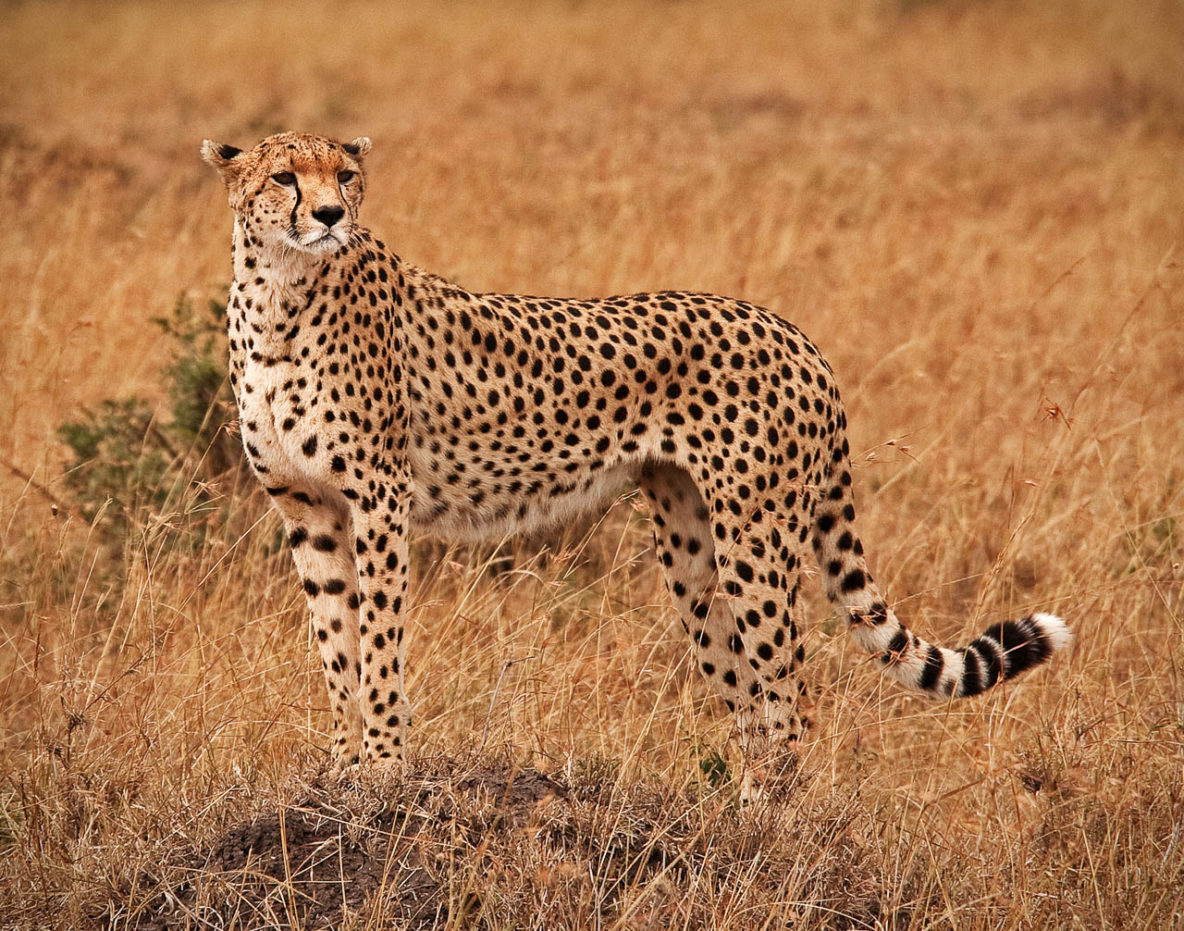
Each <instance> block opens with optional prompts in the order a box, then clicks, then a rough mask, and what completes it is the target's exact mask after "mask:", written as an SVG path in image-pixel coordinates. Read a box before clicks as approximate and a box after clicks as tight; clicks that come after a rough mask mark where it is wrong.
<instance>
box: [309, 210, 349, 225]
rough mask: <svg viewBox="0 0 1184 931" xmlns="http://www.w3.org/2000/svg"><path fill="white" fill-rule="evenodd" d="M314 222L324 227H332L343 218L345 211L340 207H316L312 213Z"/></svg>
mask: <svg viewBox="0 0 1184 931" xmlns="http://www.w3.org/2000/svg"><path fill="white" fill-rule="evenodd" d="M312 216H313V219H314V220H320V221H321V222H322V223H324V224H325V226H332V225H333V224H334V223H336V222H337V221H338V220H340V219H341V218H342V217H343V216H345V209H344V208H342V207H317V209H316V210H314V211H313V212H312Z"/></svg>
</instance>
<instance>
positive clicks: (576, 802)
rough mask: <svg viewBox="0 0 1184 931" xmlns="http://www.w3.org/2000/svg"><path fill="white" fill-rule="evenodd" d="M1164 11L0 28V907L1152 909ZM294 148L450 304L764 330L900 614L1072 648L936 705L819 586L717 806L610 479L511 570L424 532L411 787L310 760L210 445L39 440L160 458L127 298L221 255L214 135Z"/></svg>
mask: <svg viewBox="0 0 1184 931" xmlns="http://www.w3.org/2000/svg"><path fill="white" fill-rule="evenodd" d="M1182 41H1184V7H1182V6H1181V5H1180V4H1179V3H1172V2H1151V3H1140V4H1124V3H1106V2H1090V0H1066V2H1061V3H1049V4H1021V3H1008V2H984V3H970V2H958V3H948V2H934V3H919V2H918V3H903V2H901V3H893V2H888V0H883V2H878V3H871V2H869V3H861V2H856V0H846V2H839V3H823V2H802V3H794V4H782V3H760V2H754V3H749V4H744V5H739V6H732V5H723V4H720V5H714V4H700V3H694V2H689V3H660V4H659V3H644V2H640V0H637V2H609V3H604V4H599V3H596V4H592V3H589V4H580V3H572V4H553V5H537V4H526V3H522V4H517V3H499V4H476V3H472V4H449V5H441V6H436V5H428V4H422V5H420V4H398V5H394V4H390V5H387V4H368V3H360V2H359V3H341V4H333V5H324V6H321V5H308V6H300V5H295V4H291V3H282V4H281V3H274V4H259V3H245V4H228V3H225V4H222V3H220V4H207V3H200V2H192V3H188V4H185V5H184V6H174V5H147V4H145V5H139V4H130V3H111V4H102V5H99V4H81V3H79V4H67V3H38V4H6V5H5V6H4V7H3V8H2V10H0V100H2V101H3V103H2V104H0V205H3V207H4V208H5V209H4V217H5V220H4V223H3V224H0V314H2V315H3V316H2V319H3V330H2V332H3V338H2V339H0V399H2V400H0V534H2V536H0V547H2V550H0V927H4V928H7V927H10V926H11V927H22V928H23V927H30V928H33V927H36V928H40V927H52V926H56V927H63V928H66V927H70V928H72V927H91V926H104V925H105V926H111V927H120V928H122V927H128V926H131V927H137V926H138V927H166V926H168V927H193V928H207V927H210V928H213V927H220V928H221V927H226V928H228V927H273V926H282V925H292V926H305V925H312V926H316V925H320V924H331V925H333V926H335V927H353V928H386V927H424V928H427V927H455V928H460V927H480V928H548V929H549V928H571V929H577V928H594V927H595V928H606V929H608V928H642V927H647V928H649V927H652V928H681V927H688V928H721V929H723V928H727V929H750V928H786V927H792V928H795V929H796V928H814V927H852V928H899V929H903V928H929V927H956V928H1045V927H1058V928H1059V927H1066V928H1069V927H1077V928H1139V927H1148V926H1155V927H1171V926H1175V925H1179V924H1180V923H1182V922H1184V918H1182V917H1181V915H1182V912H1184V893H1182V892H1181V890H1182V889H1184V678H1182V677H1184V645H1182V637H1181V633H1182V631H1181V609H1182V605H1184V595H1182V585H1181V582H1182V581H1184V569H1182V568H1181V561H1182V560H1184V537H1182V534H1184V531H1182V529H1181V523H1180V519H1181V511H1182V506H1184V483H1182V478H1184V475H1182V469H1184V467H1182V466H1181V463H1182V462H1184V428H1182V424H1184V272H1182V271H1181V259H1182V256H1184V90H1181V89H1182V88H1184V54H1181V47H1182V44H1181V43H1182ZM282 129H302V130H310V131H320V132H325V133H328V134H334V135H338V136H340V137H344V138H352V137H353V136H355V135H359V134H367V135H370V136H371V137H373V139H374V152H373V154H372V155H371V157H370V159H369V161H368V170H369V176H370V183H369V194H368V200H367V203H366V204H365V206H364V207H363V220H364V222H366V223H367V224H368V225H370V226H371V227H372V228H373V229H375V230H376V231H377V232H378V233H379V234H380V235H381V236H382V237H383V238H384V239H385V241H386V242H387V243H388V244H390V245H391V246H392V247H393V248H394V249H395V250H396V251H398V252H399V253H400V254H401V255H403V256H404V257H405V258H407V259H410V260H411V261H413V262H415V263H417V264H419V265H422V266H424V267H427V268H429V269H431V270H434V271H437V272H440V273H443V274H445V275H447V276H448V277H451V278H453V279H454V280H456V281H458V282H460V283H461V284H463V285H465V286H466V287H468V288H470V289H474V290H507V291H519V292H522V291H525V292H532V293H543V294H558V295H604V294H609V293H619V292H627V291H634V290H642V289H656V288H662V287H677V288H681V289H700V290H708V291H716V292H721V293H725V294H730V295H734V296H738V297H745V298H748V299H750V300H753V301H756V302H759V303H762V304H765V305H767V306H769V307H771V308H773V309H774V310H776V311H777V312H778V313H780V314H783V315H784V316H786V317H787V318H789V319H790V320H792V321H794V322H795V323H797V324H798V325H799V326H800V327H801V328H802V329H804V330H805V331H806V332H807V333H808V334H810V335H811V336H812V337H813V338H814V340H815V341H816V342H817V343H818V345H819V346H820V347H821V349H822V351H823V352H824V354H825V355H826V356H827V357H828V358H829V360H830V361H831V363H832V364H833V366H834V368H835V370H836V372H837V375H838V378H839V383H840V386H841V387H842V389H843V393H844V398H845V401H846V403H847V406H848V413H849V417H850V423H851V429H850V437H851V441H852V448H853V458H854V459H855V466H856V470H855V477H856V490H857V495H858V498H859V501H860V506H861V507H860V511H861V516H860V522H861V528H862V536H863V538H864V541H865V542H866V543H867V545H868V547H869V551H870V553H871V563H872V567H873V571H875V572H876V574H877V577H878V579H879V581H880V582H881V584H882V585H883V586H884V587H885V588H886V590H887V592H888V593H889V595H890V597H893V598H894V599H896V607H897V610H898V612H899V613H900V615H901V616H902V618H904V619H906V620H907V621H908V622H909V623H910V624H912V625H913V626H915V627H916V628H917V629H918V630H919V631H922V632H923V633H925V634H926V635H931V636H932V638H933V639H939V640H942V641H944V642H947V643H949V644H950V645H953V643H954V642H957V643H959V644H960V643H965V642H966V640H967V639H968V638H969V637H971V636H972V635H973V634H974V633H975V632H977V631H979V630H981V629H982V628H983V627H985V626H986V625H987V624H988V623H991V622H992V621H995V620H999V619H1002V618H1005V617H1016V616H1020V615H1023V614H1026V613H1029V612H1031V611H1034V610H1042V611H1051V612H1055V613H1058V614H1062V615H1064V616H1065V617H1066V618H1067V619H1068V620H1069V623H1070V624H1071V626H1072V628H1073V630H1074V632H1075V634H1076V641H1075V643H1074V645H1073V647H1072V649H1071V650H1070V651H1069V652H1068V654H1062V655H1060V656H1058V657H1057V658H1056V659H1054V661H1053V662H1052V664H1051V666H1050V667H1048V668H1044V669H1041V670H1040V671H1038V672H1036V673H1034V674H1031V675H1030V676H1028V677H1027V678H1025V679H1023V680H1021V681H1020V682H1019V683H1017V684H1009V685H1007V686H1005V687H1001V688H1000V689H998V690H997V691H996V692H995V693H994V694H992V695H990V696H987V697H985V698H980V699H977V700H970V701H962V702H956V703H950V704H944V703H939V704H930V703H927V702H924V701H921V700H918V699H915V698H911V697H908V696H906V695H904V694H902V692H901V691H900V690H899V689H897V688H895V687H893V686H891V685H889V684H887V683H884V682H881V680H880V678H879V677H878V675H877V672H876V670H875V667H874V663H873V662H872V661H870V660H869V659H867V658H866V657H864V656H862V655H860V654H859V653H858V652H857V651H856V650H855V649H854V648H853V647H852V646H851V645H850V644H849V643H848V642H847V640H846V638H845V634H844V631H843V630H842V629H841V628H840V626H839V625H838V623H837V621H836V620H835V619H834V618H833V617H832V616H831V614H830V612H829V610H828V608H827V607H826V605H825V603H824V601H823V600H822V599H821V598H820V597H819V596H818V594H817V593H816V592H815V593H814V594H813V595H812V598H813V604H814V606H815V611H814V617H815V618H816V623H815V624H814V626H813V628H812V630H811V632H810V635H809V639H808V641H807V642H808V645H809V652H810V656H811V658H810V660H809V663H808V667H807V668H808V676H809V678H810V679H811V681H812V682H813V683H815V684H816V685H817V692H818V700H819V705H820V708H819V715H818V717H819V720H820V727H819V728H818V731H817V736H816V738H815V739H814V740H813V741H812V742H811V743H809V744H808V745H807V746H806V747H805V748H804V752H803V756H802V759H801V762H800V771H799V779H798V782H797V784H796V786H795V787H794V788H793V790H792V791H791V792H787V793H785V794H784V795H783V796H781V797H778V798H776V799H773V800H770V801H769V802H768V803H765V804H759V805H756V806H752V807H749V808H741V807H739V806H738V805H737V798H736V794H737V793H736V782H735V779H734V778H732V777H733V775H734V768H735V765H736V761H737V755H736V751H735V748H734V746H733V744H732V741H731V740H730V721H729V719H728V717H727V715H726V713H724V710H723V709H722V708H721V707H720V706H719V705H717V703H716V702H715V700H713V699H712V698H711V697H710V696H708V695H707V694H706V692H705V689H704V687H703V685H702V683H701V682H700V681H699V679H698V678H697V677H696V674H695V670H694V667H693V662H692V659H691V655H690V651H689V643H688V641H687V639H686V638H685V637H684V636H683V635H682V633H681V631H680V630H679V629H678V624H677V621H676V619H675V617H674V615H673V613H672V611H671V610H670V609H669V607H668V606H667V598H666V594H665V592H664V590H663V586H662V582H661V578H660V575H659V573H658V572H657V570H656V567H655V565H654V560H653V558H652V553H651V547H650V541H649V536H648V532H647V530H646V526H645V522H644V520H643V519H642V515H641V514H639V513H638V511H637V509H636V507H635V504H636V503H637V502H636V501H635V500H634V499H632V498H625V499H623V500H622V501H621V502H619V503H618V504H617V505H616V506H615V507H614V508H613V509H612V511H611V512H610V513H609V514H608V516H607V517H606V518H605V519H604V520H602V521H597V522H595V523H590V524H589V525H587V526H585V527H578V528H568V529H567V531H566V533H565V534H563V535H556V536H555V537H553V538H550V539H547V540H543V541H535V543H534V544H533V545H532V546H525V545H521V544H511V545H510V546H509V547H508V550H509V552H510V556H511V558H509V559H501V558H500V557H499V559H498V560H497V562H496V565H497V566H498V567H500V569H501V571H500V572H497V573H494V572H491V571H483V569H484V568H492V565H490V564H492V563H493V562H494V559H493V556H494V554H493V551H492V550H491V549H489V548H486V549H481V550H465V549H452V550H445V549H443V548H441V547H439V546H436V545H433V544H431V543H430V541H424V542H423V543H422V544H420V545H418V547H417V549H418V553H419V560H418V568H419V572H418V575H417V576H416V578H415V581H414V590H415V595H414V598H413V607H412V611H411V616H410V638H411V640H410V645H409V653H408V655H409V657H410V680H409V683H410V690H411V694H412V697H413V699H414V700H415V702H416V709H417V726H416V728H415V731H414V748H413V753H412V761H411V765H410V767H409V771H408V773H407V775H406V776H405V777H404V778H403V779H402V780H399V781H397V782H394V783H389V782H387V783H383V782H381V781H379V782H372V781H369V780H367V779H364V778H363V779H359V780H356V781H355V782H354V783H351V784H344V785H342V784H338V783H336V782H334V781H333V780H331V779H328V778H327V777H324V776H323V775H322V774H321V770H322V768H323V766H324V763H325V748H326V746H327V738H326V734H325V729H326V727H327V725H328V720H327V712H326V708H325V704H326V700H325V696H324V692H323V685H322V678H321V673H320V670H319V664H318V661H317V659H316V649H315V644H313V643H312V642H311V641H310V638H309V635H308V631H307V628H306V625H305V618H304V604H303V597H302V595H301V593H300V591H299V588H298V583H297V580H296V577H295V574H294V572H293V570H292V568H291V566H290V560H289V558H288V556H287V555H286V554H285V553H284V551H283V548H282V546H280V545H279V544H278V537H279V523H278V521H277V519H276V518H275V517H274V515H271V514H270V513H269V512H268V510H267V506H266V502H265V501H264V500H263V499H262V497H261V496H260V495H259V494H258V493H257V492H255V491H254V490H253V488H252V484H251V483H250V482H249V481H244V480H242V477H241V475H240V474H239V473H238V472H236V471H234V470H230V471H225V470H223V469H220V468H219V469H213V468H212V467H211V463H212V462H216V461H219V460H218V456H222V457H223V458H226V457H227V456H231V458H232V454H228V453H226V450H227V449H229V450H233V448H234V442H235V440H234V437H233V436H232V435H231V436H229V437H228V436H227V435H226V434H225V433H223V434H221V435H220V436H219V439H218V441H217V442H218V443H219V444H222V445H220V446H219V450H221V452H219V453H218V455H215V452H216V451H211V452H210V453H209V455H206V450H205V449H204V448H202V449H192V448H191V449H177V448H170V449H169V455H170V456H172V457H173V458H172V459H171V461H170V463H168V464H167V468H165V469H164V470H163V472H161V471H159V470H158V471H157V472H156V473H153V474H154V481H155V482H156V483H157V487H153V488H146V489H143V494H142V495H141V496H140V497H136V496H135V495H132V496H130V497H126V496H125V499H123V500H114V501H112V502H111V503H110V504H109V505H107V506H106V507H105V508H104V507H102V505H103V502H102V501H99V502H96V501H95V500H93V495H94V494H95V491H94V488H93V487H92V488H91V490H90V492H89V494H91V496H92V497H91V499H86V498H85V497H84V492H82V491H80V490H79V488H80V487H81V486H80V485H79V483H78V482H74V483H73V484H71V483H70V482H69V481H68V480H67V479H66V477H65V474H64V473H65V470H66V469H67V467H68V466H69V465H70V464H71V456H70V454H69V450H68V449H67V448H66V447H64V446H63V445H62V443H61V442H60V441H59V437H58V433H57V430H56V428H57V426H58V425H59V424H62V423H63V422H67V421H70V420H76V419H78V418H79V417H81V416H84V415H85V411H88V410H89V411H92V412H93V411H96V410H99V409H101V405H102V402H103V401H104V399H114V398H123V397H127V396H130V395H133V394H134V395H138V396H140V397H142V398H145V399H146V400H147V402H148V404H149V406H150V407H149V409H151V410H155V411H157V415H158V421H157V422H156V423H155V424H153V425H152V426H151V427H149V428H148V430H147V433H146V434H145V436H144V438H143V448H142V449H141V450H139V451H137V449H134V448H133V449H132V450H131V451H130V452H128V453H127V456H129V457H131V458H132V459H136V456H138V455H140V453H142V452H143V451H144V450H146V449H147V448H148V447H149V446H152V447H153V449H155V450H156V452H157V453H158V454H159V449H158V447H157V446H156V445H153V444H156V443H157V441H156V440H155V439H153V437H159V436H161V435H164V434H166V433H167V431H168V430H169V429H170V427H169V422H170V418H171V417H172V416H173V413H172V412H173V411H174V409H175V405H172V404H171V403H170V396H169V392H168V385H167V384H165V383H164V382H163V381H162V374H161V372H162V367H164V366H166V364H168V363H169V362H170V359H173V358H174V357H175V354H176V353H177V352H178V348H177V341H176V340H175V339H173V338H170V337H169V336H168V335H167V334H165V333H163V332H162V330H161V328H160V327H159V326H156V325H153V324H152V323H150V322H149V321H150V319H151V318H153V317H159V316H162V315H165V316H167V315H168V314H169V312H170V309H171V308H172V307H173V306H174V305H175V304H176V303H177V300H178V298H179V297H181V296H185V297H187V298H188V299H189V302H190V304H191V305H192V306H197V307H202V306H204V305H205V303H206V302H207V301H208V300H209V299H211V298H215V299H216V298H219V297H220V296H221V295H222V294H223V293H224V287H225V285H226V283H227V282H228V279H229V276H230V264H229V255H228V253H229V236H230V224H231V219H230V212H229V210H228V208H227V206H226V203H225V199H224V196H223V192H222V190H221V187H220V185H219V183H218V181H217V179H216V177H215V176H214V174H213V172H211V171H210V170H209V169H208V168H207V167H206V166H204V165H203V164H201V163H200V161H199V159H198V156H197V150H198V146H199V144H200V141H201V139H202V138H203V137H205V136H211V137H214V138H216V139H218V140H220V141H224V142H230V143H234V144H237V145H249V144H253V143H254V142H255V141H257V140H258V139H259V138H260V137H262V136H263V135H265V134H267V133H270V132H274V131H278V130H282ZM218 351H219V350H218V349H217V347H215V352H218ZM221 410H222V409H221V408H218V409H216V410H215V412H214V413H215V415H217V414H219V413H220V412H221ZM215 426H217V424H215ZM226 440H229V443H226V442H224V441H226ZM174 447H175V444H174ZM136 461H138V460H136ZM100 465H102V464H100ZM107 465H110V463H108V464H107ZM115 465H116V466H117V467H122V466H123V465H126V463H123V464H122V465H121V463H115ZM94 467H95V464H94V463H92V464H90V466H89V467H84V468H83V469H82V470H81V471H79V472H78V473H77V474H79V475H83V474H90V473H87V472H86V471H85V469H86V468H92V469H93V468H94ZM162 482H163V483H164V484H163V486H162V485H161V483H162ZM137 502H139V503H137ZM96 509H97V510H98V513H97V514H96ZM540 545H541V547H542V555H537V554H538V551H539V546H540Z"/></svg>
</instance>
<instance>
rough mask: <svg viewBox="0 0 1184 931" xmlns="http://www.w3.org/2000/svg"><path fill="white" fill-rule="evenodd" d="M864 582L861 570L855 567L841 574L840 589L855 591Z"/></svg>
mask: <svg viewBox="0 0 1184 931" xmlns="http://www.w3.org/2000/svg"><path fill="white" fill-rule="evenodd" d="M865 584H866V581H865V578H864V575H863V570H862V569H855V570H853V571H851V572H848V573H847V574H846V575H845V576H843V584H842V589H843V591H845V592H857V591H860V590H861V589H862V588H863V587H864V585H865Z"/></svg>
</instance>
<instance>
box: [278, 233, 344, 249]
mask: <svg viewBox="0 0 1184 931" xmlns="http://www.w3.org/2000/svg"><path fill="white" fill-rule="evenodd" d="M287 240H288V245H289V246H291V247H292V248H294V249H299V250H300V251H301V252H310V253H312V254H313V255H321V254H323V253H326V252H336V251H337V250H338V249H340V248H341V247H342V246H344V245H345V241H346V234H345V231H344V230H340V229H338V228H336V227H334V228H333V229H329V230H312V231H311V232H308V233H304V234H303V235H301V234H300V233H298V232H296V230H289V231H288V235H287Z"/></svg>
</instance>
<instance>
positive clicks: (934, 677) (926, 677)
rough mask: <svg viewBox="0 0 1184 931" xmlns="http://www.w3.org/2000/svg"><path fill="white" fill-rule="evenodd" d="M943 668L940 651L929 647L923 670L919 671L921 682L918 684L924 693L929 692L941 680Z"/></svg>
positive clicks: (943, 662)
mask: <svg viewBox="0 0 1184 931" xmlns="http://www.w3.org/2000/svg"><path fill="white" fill-rule="evenodd" d="M944 667H945V660H944V659H943V658H942V655H941V650H939V649H938V648H937V647H935V646H930V647H929V655H928V656H926V657H925V668H924V669H923V670H921V681H920V682H919V683H918V684H919V685H920V686H921V688H923V689H924V690H925V691H927V692H928V691H930V690H932V689H933V687H934V686H935V685H937V683H938V680H939V679H940V678H941V671H942V669H943V668H944Z"/></svg>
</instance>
